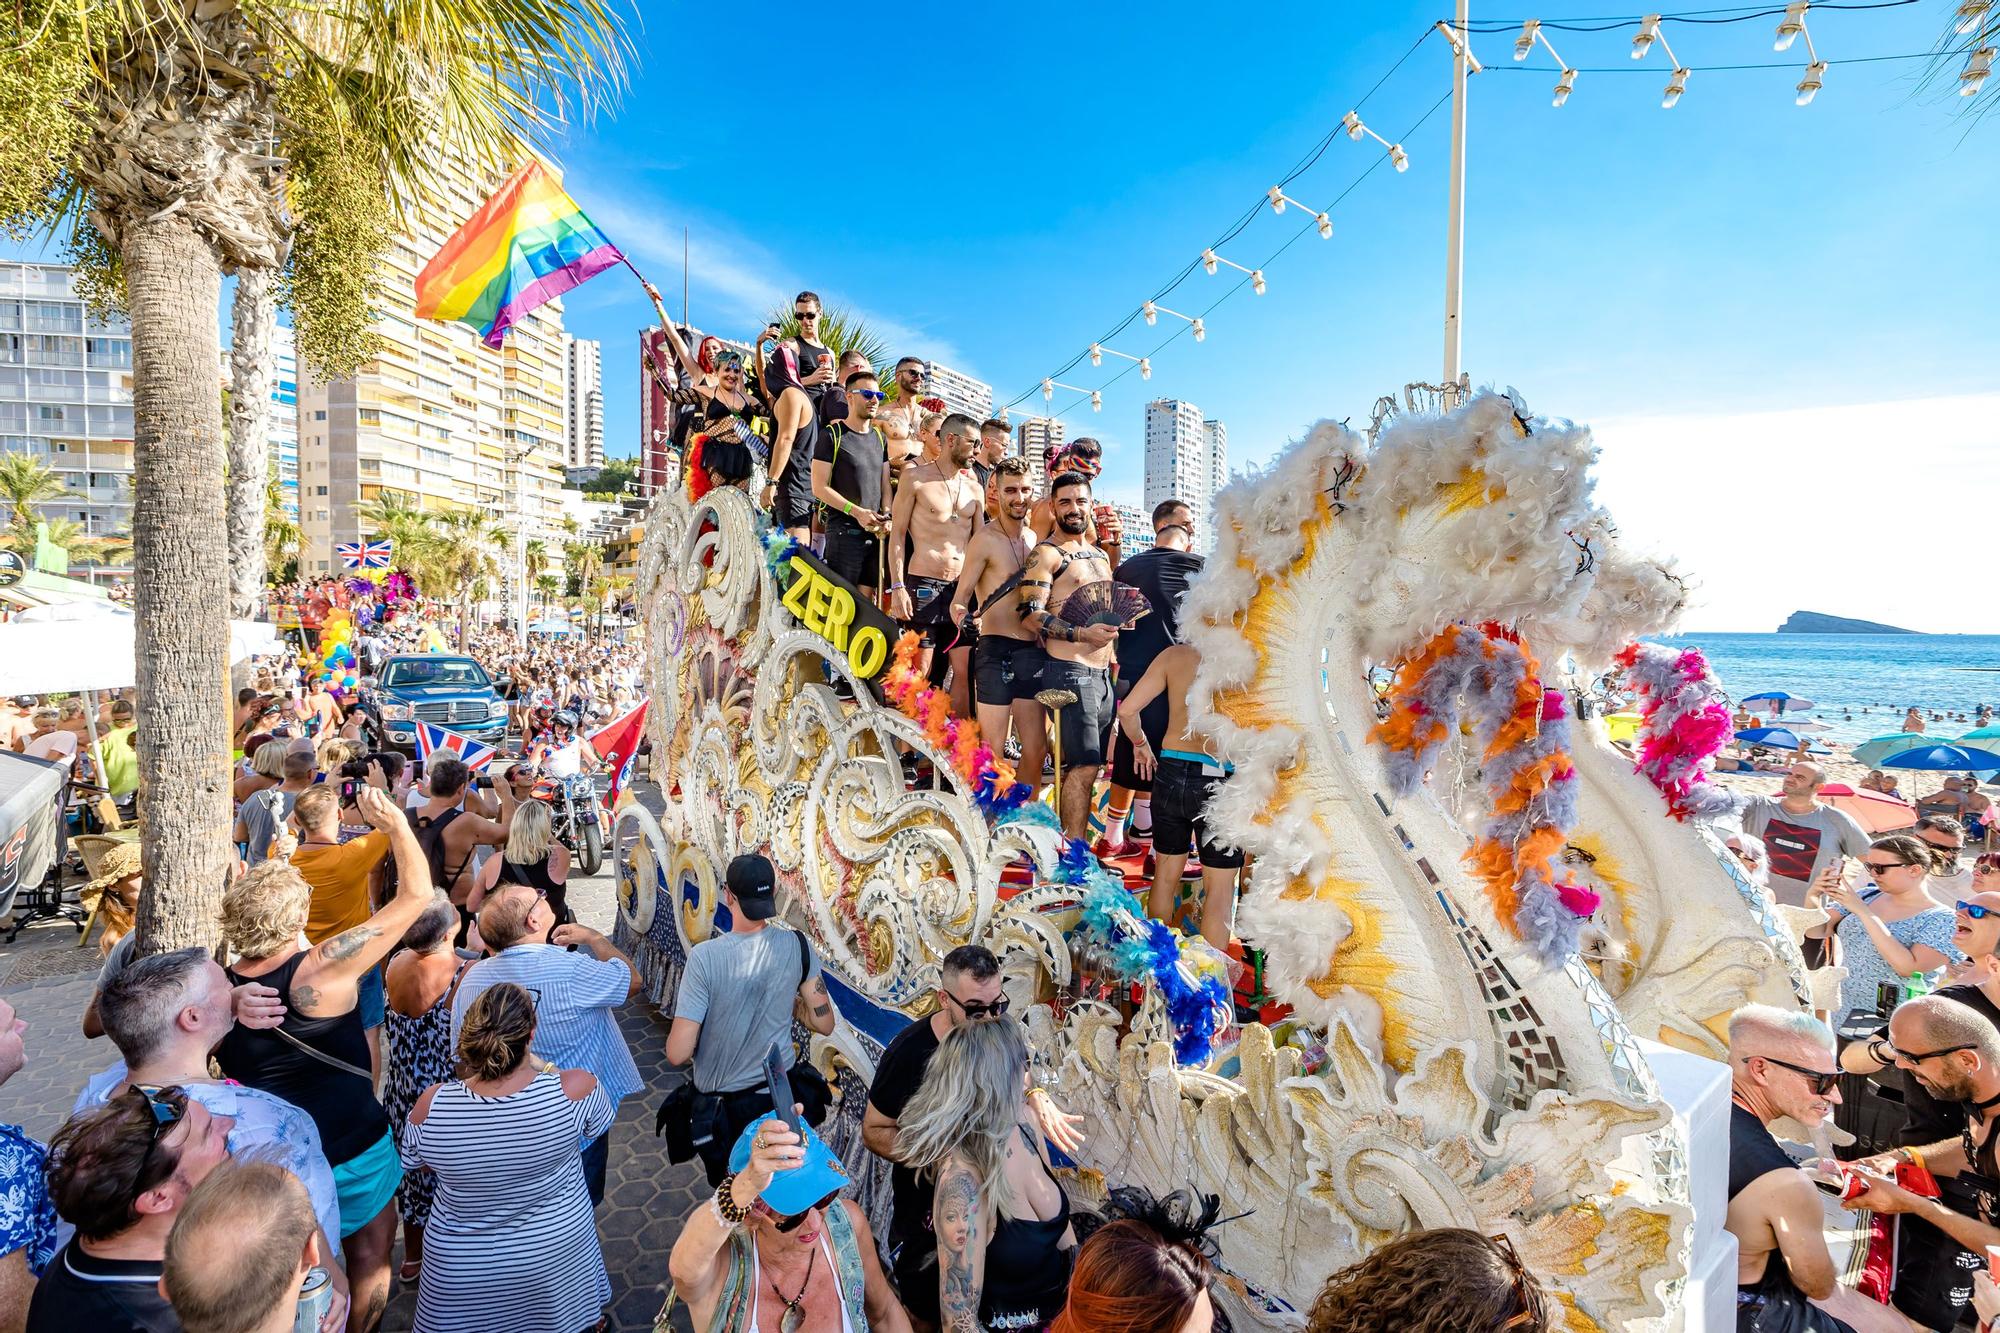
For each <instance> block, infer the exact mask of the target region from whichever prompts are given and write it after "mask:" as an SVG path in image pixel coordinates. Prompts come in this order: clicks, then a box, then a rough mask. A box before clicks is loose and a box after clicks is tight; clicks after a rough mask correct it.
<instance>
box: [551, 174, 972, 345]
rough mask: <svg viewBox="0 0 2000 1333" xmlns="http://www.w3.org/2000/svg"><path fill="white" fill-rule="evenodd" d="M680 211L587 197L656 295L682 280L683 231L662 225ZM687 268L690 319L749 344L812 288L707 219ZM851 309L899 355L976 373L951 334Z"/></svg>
mask: <svg viewBox="0 0 2000 1333" xmlns="http://www.w3.org/2000/svg"><path fill="white" fill-rule="evenodd" d="M677 211H679V210H677V209H676V208H675V207H672V206H669V205H668V204H667V203H665V202H664V201H660V200H656V199H642V198H637V197H634V196H630V195H624V196H621V195H618V194H615V193H612V192H609V191H601V192H595V193H593V194H592V195H591V196H590V206H589V212H590V216H591V219H592V220H593V221H594V222H596V223H597V225H598V226H599V227H600V228H601V229H602V230H603V231H604V234H605V235H606V236H609V237H610V238H611V240H612V242H613V244H615V245H617V246H618V248H619V249H621V250H623V251H625V253H626V254H628V255H629V256H631V258H632V260H633V261H634V262H635V263H637V264H638V265H639V266H640V268H641V269H642V270H644V271H646V275H647V276H648V277H649V278H651V279H652V281H653V284H654V285H655V286H656V287H658V288H659V289H660V292H661V295H662V296H667V297H671V294H672V291H673V287H674V286H675V284H674V283H673V282H671V281H669V280H668V279H669V278H677V277H679V275H680V272H681V238H680V237H679V236H676V235H674V234H673V233H674V232H676V231H678V230H680V229H679V228H678V227H671V226H666V225H663V221H662V220H663V219H664V218H666V217H668V216H671V215H672V214H674V213H675V212H677ZM687 269H688V277H689V282H690V285H691V286H692V287H693V290H694V293H695V295H696V296H697V297H698V298H700V299H699V301H698V302H697V304H696V309H695V314H696V316H697V318H696V319H695V324H696V325H697V326H698V327H700V328H702V329H703V330H704V331H713V326H715V325H717V324H721V325H722V326H723V327H724V328H725V329H728V330H730V331H731V332H733V333H734V334H735V336H737V337H740V338H743V339H744V340H746V341H747V340H748V339H749V338H750V337H752V336H754V334H755V332H756V330H757V329H758V328H761V327H762V326H763V320H764V318H765V317H766V316H767V315H769V314H770V312H771V310H772V309H773V308H774V307H778V306H784V305H788V304H790V302H791V299H792V297H793V296H794V295H795V294H796V293H797V292H799V291H800V290H801V289H802V288H804V287H806V286H808V285H809V284H808V283H807V282H805V281H803V280H801V279H799V278H798V277H796V276H795V275H794V274H792V273H791V272H790V271H789V270H788V268H787V266H786V265H785V264H784V262H783V261H781V260H779V259H777V258H776V257H774V256H772V255H771V254H769V253H768V252H766V251H765V250H764V249H763V248H762V247H760V246H758V245H757V244H756V243H755V242H753V241H750V240H747V239H746V238H744V237H742V236H739V235H737V234H735V233H734V232H732V231H731V230H729V229H728V228H726V227H720V226H717V225H716V224H715V223H714V222H712V221H703V222H700V223H698V224H697V225H694V226H692V227H691V228H690V230H689V234H688V249H687ZM836 299H838V298H836ZM718 303H719V305H720V309H721V314H722V318H721V319H720V320H718V319H717V318H716V317H715V316H714V314H712V313H711V314H706V315H704V314H703V313H702V310H703V308H704V307H706V308H708V309H709V310H711V311H712V310H714V309H715V306H716V305H717V304H718ZM847 304H850V305H852V304H853V303H851V302H848V303H847ZM667 308H668V310H670V311H671V310H672V309H673V308H674V302H673V301H672V300H671V299H669V300H668V301H667ZM854 308H855V310H856V313H857V314H859V315H860V316H861V318H862V319H863V320H865V321H866V322H867V324H868V326H869V327H870V328H872V329H874V330H875V331H876V332H877V333H878V334H880V335H881V336H882V338H883V339H884V340H885V341H887V342H888V344H889V345H890V346H891V347H893V348H895V349H896V355H898V356H921V357H923V358H925V359H926V360H931V361H941V362H943V363H944V364H945V365H947V366H950V367H951V368H952V369H953V370H957V371H960V372H962V373H964V374H967V375H975V376H976V375H977V372H976V371H975V370H973V369H972V368H971V367H970V366H968V365H967V364H966V361H965V354H964V352H963V351H961V350H960V348H959V347H958V346H957V344H955V343H953V342H951V341H950V340H949V339H946V338H942V337H939V336H937V335H936V334H933V333H931V332H929V331H928V330H926V329H923V328H920V327H917V326H914V325H911V324H906V323H904V322H903V321H901V320H898V319H894V318H891V317H889V316H886V315H882V314H878V313H876V312H874V311H872V310H869V309H867V308H866V307H862V306H856V307H854Z"/></svg>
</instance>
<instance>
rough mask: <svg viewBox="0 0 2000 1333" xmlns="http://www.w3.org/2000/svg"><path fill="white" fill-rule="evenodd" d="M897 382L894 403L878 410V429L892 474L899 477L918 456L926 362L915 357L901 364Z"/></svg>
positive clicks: (876, 418) (900, 362)
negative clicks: (918, 435) (918, 429)
mask: <svg viewBox="0 0 2000 1333" xmlns="http://www.w3.org/2000/svg"><path fill="white" fill-rule="evenodd" d="M895 382H896V397H895V400H894V401H893V402H887V403H884V404H882V406H881V407H879V408H877V409H876V410H875V429H876V430H878V431H880V432H881V434H882V443H883V445H884V447H885V448H886V450H887V452H888V455H889V471H890V472H891V473H893V474H896V475H898V476H900V475H901V474H902V472H903V469H904V468H905V467H906V466H907V465H909V464H910V463H913V462H915V461H916V457H917V452H918V447H919V446H918V442H917V428H918V427H919V426H920V425H922V424H923V419H924V408H923V404H922V403H920V402H919V401H918V400H919V399H921V398H922V397H923V396H924V363H923V361H922V360H920V359H919V358H917V357H914V356H906V357H904V358H903V359H902V360H900V361H898V362H897V363H896V370H895Z"/></svg>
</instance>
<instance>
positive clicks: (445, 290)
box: [417, 161, 624, 347]
mask: <svg viewBox="0 0 2000 1333" xmlns="http://www.w3.org/2000/svg"><path fill="white" fill-rule="evenodd" d="M623 258H624V256H623V255H622V254H620V253H619V251H618V247H617V246H615V245H613V244H612V243H611V242H610V241H608V240H606V239H605V238H604V233H603V232H601V231H599V230H598V229H597V226H596V224H595V223H593V222H592V221H591V220H590V219H589V218H588V217H587V216H585V215H584V211H583V210H582V209H580V208H578V207H577V206H576V200H574V199H572V198H570V197H569V196H568V195H567V194H565V193H564V192H563V188H562V182H561V181H559V180H557V179H556V178H555V177H554V176H551V175H550V174H549V172H548V169H547V168H545V167H544V166H543V165H542V164H541V163H540V162H539V161H530V162H529V163H528V164H527V165H526V166H524V167H522V168H521V169H520V170H518V171H516V172H515V173H514V174H513V175H511V176H509V177H508V178H507V179H506V180H505V181H504V182H502V183H501V186H500V188H499V189H498V190H497V191H495V192H494V195H493V197H492V198H491V199H488V200H487V201H486V202H485V203H484V204H481V205H480V207H479V211H478V212H476V213H474V214H473V215H472V216H471V217H470V218H467V219H466V222H465V225H464V226H462V227H460V228H459V229H458V230H457V231H455V232H453V233H452V234H451V239H450V240H448V241H446V242H445V243H444V248H442V249H441V250H439V251H438V252H437V253H436V254H435V255H433V256H431V262H430V263H428V264H426V265H424V271H423V272H422V273H419V274H418V275H417V315H418V317H419V318H422V319H439V320H456V321H457V322H458V323H461V324H470V325H471V326H472V327H473V328H475V329H478V330H479V334H480V337H481V338H482V339H483V340H484V341H485V343H486V345H487V346H488V347H498V346H499V345H500V340H501V338H502V337H503V336H505V334H506V332H507V330H508V329H509V328H510V327H511V326H513V325H514V324H516V323H519V322H520V319H521V317H522V316H523V315H525V314H527V313H528V312H529V311H530V310H533V309H534V308H535V307H536V306H538V305H542V304H544V303H545V302H548V301H552V300H554V299H555V298H556V297H558V296H561V295H562V294H563V293H564V292H566V291H568V290H569V289H570V288H572V287H575V286H577V285H578V284H580V283H584V282H587V281H589V280H590V279H591V278H594V277H596V276H597V275H598V274H600V273H602V272H603V271H604V270H605V269H607V268H610V267H611V266H612V265H613V264H616V263H619V262H620V261H621V260H622V259H623Z"/></svg>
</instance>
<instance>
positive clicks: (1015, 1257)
mask: <svg viewBox="0 0 2000 1333" xmlns="http://www.w3.org/2000/svg"><path fill="white" fill-rule="evenodd" d="M1021 1137H1022V1138H1023V1139H1024V1140H1026V1141H1027V1145H1028V1151H1029V1152H1030V1153H1034V1155H1035V1159H1036V1160H1037V1161H1038V1162H1039V1161H1040V1160H1041V1154H1040V1153H1038V1152H1036V1151H1035V1144H1034V1140H1033V1139H1029V1138H1028V1131H1027V1130H1026V1129H1025V1128H1023V1129H1022V1130H1021ZM1042 1174H1043V1175H1046V1176H1048V1178H1049V1183H1050V1184H1051V1185H1054V1186H1055V1187H1056V1193H1057V1194H1058V1195H1060V1196H1061V1198H1062V1207H1061V1208H1060V1209H1058V1210H1057V1211H1056V1215H1055V1216H1054V1217H1052V1218H1050V1219H1049V1220H1048V1221H1046V1222H1042V1221H1037V1220H1036V1219H1035V1218H1032V1217H1025V1218H1024V1217H1001V1218H999V1219H997V1220H996V1221H995V1222H994V1225H993V1239H992V1240H989V1241H987V1242H986V1282H985V1285H984V1287H983V1288H982V1289H981V1291H980V1297H979V1322H980V1323H981V1324H983V1325H985V1326H986V1327H988V1328H1040V1327H1042V1326H1043V1325H1045V1324H1047V1323H1048V1322H1049V1321H1050V1320H1052V1319H1054V1318H1055V1317H1056V1315H1058V1314H1060V1313H1061V1312H1062V1308H1063V1303H1064V1301H1065V1299H1066V1298H1067V1295H1068V1292H1069V1264H1070V1259H1071V1257H1072V1256H1071V1253H1070V1251H1068V1250H1065V1249H1063V1248H1062V1238H1063V1233H1064V1232H1066V1231H1068V1230H1069V1195H1067V1194H1064V1193H1063V1188H1062V1183H1061V1182H1060V1181H1058V1180H1057V1179H1056V1178H1055V1176H1054V1175H1053V1174H1051V1173H1050V1172H1049V1168H1048V1165H1047V1164H1046V1163H1043V1164H1042Z"/></svg>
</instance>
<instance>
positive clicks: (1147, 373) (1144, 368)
mask: <svg viewBox="0 0 2000 1333" xmlns="http://www.w3.org/2000/svg"><path fill="white" fill-rule="evenodd" d="M1139 378H1140V379H1142V380H1149V379H1151V378H1153V359H1152V358H1151V357H1148V356H1142V357H1140V358H1139Z"/></svg>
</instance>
